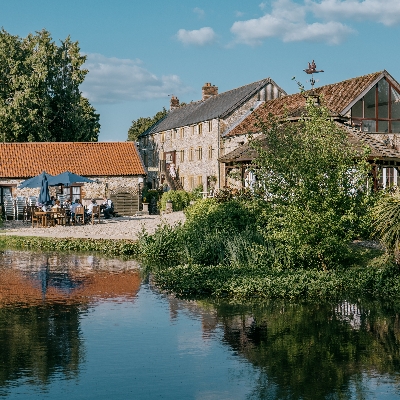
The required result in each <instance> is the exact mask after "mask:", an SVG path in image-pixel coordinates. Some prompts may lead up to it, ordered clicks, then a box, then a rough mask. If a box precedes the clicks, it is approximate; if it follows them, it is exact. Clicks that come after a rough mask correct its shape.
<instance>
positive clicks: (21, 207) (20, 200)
mask: <svg viewBox="0 0 400 400" xmlns="http://www.w3.org/2000/svg"><path fill="white" fill-rule="evenodd" d="M25 212H26V199H25V197H17V199H16V200H15V216H16V218H17V220H18V219H19V216H20V215H21V216H22V219H23V220H24V218H25Z"/></svg>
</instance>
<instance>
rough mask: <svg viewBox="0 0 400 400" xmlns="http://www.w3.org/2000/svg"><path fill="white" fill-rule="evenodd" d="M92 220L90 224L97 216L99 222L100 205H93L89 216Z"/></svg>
mask: <svg viewBox="0 0 400 400" xmlns="http://www.w3.org/2000/svg"><path fill="white" fill-rule="evenodd" d="M90 217H91V220H92V225H93V224H94V221H95V219H96V218H97V219H98V221H99V223H100V206H93V210H92V215H91V216H90Z"/></svg>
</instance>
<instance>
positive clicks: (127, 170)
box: [0, 142, 145, 178]
mask: <svg viewBox="0 0 400 400" xmlns="http://www.w3.org/2000/svg"><path fill="white" fill-rule="evenodd" d="M67 170H69V171H72V172H74V173H76V174H79V175H83V176H131V175H145V171H144V168H143V164H142V161H141V159H140V157H139V154H138V151H137V149H136V145H135V143H134V142H101V143H98V142H79V143H78V142H46V143H0V177H2V178H29V177H31V176H35V175H38V174H40V173H41V172H42V171H46V172H47V173H49V174H52V175H56V174H60V173H61V172H64V171H67Z"/></svg>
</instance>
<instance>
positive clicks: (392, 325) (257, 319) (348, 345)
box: [216, 302, 400, 399]
mask: <svg viewBox="0 0 400 400" xmlns="http://www.w3.org/2000/svg"><path fill="white" fill-rule="evenodd" d="M216 311H217V315H218V317H217V318H218V322H219V323H220V324H222V327H223V332H224V333H223V341H224V342H225V343H226V344H228V345H229V346H230V347H231V348H233V349H234V350H235V351H237V353H238V354H240V355H242V356H243V357H245V358H246V359H247V360H248V361H250V362H251V363H252V364H253V365H254V366H256V367H258V368H259V370H260V374H259V377H258V380H257V384H256V387H255V389H254V392H253V394H252V396H250V397H251V398H257V399H258V398H261V399H264V398H268V399H269V398H274V399H324V398H340V399H348V398H353V397H352V396H353V394H354V393H353V394H351V391H352V390H355V391H356V392H357V394H358V396H361V397H359V398H365V397H364V391H366V390H368V388H367V387H366V386H365V384H364V383H365V379H364V378H365V375H366V374H367V375H369V376H376V375H389V376H390V377H391V378H393V380H394V381H396V384H399V383H400V375H399V373H400V323H399V313H398V312H396V311H395V310H394V309H393V308H390V307H389V308H386V307H384V306H382V305H379V304H377V303H369V304H368V303H363V307H360V306H357V305H352V304H349V303H347V302H344V303H342V304H340V305H334V306H332V305H330V304H313V305H295V304H285V303H281V302H273V303H269V304H264V305H262V306H260V305H259V306H254V307H252V308H251V309H250V308H249V307H246V308H243V307H242V306H230V305H226V304H225V305H223V304H221V305H219V306H217V307H216ZM363 377H364V378H363ZM363 381H364V383H363ZM399 389H400V387H399Z"/></svg>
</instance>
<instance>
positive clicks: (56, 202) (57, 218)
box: [51, 200, 63, 223]
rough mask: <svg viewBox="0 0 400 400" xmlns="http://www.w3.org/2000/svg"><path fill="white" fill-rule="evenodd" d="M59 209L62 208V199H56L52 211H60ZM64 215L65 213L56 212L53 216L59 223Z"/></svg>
mask: <svg viewBox="0 0 400 400" xmlns="http://www.w3.org/2000/svg"><path fill="white" fill-rule="evenodd" d="M59 210H61V205H60V200H56V201H55V203H54V206H53V207H51V211H59ZM62 216H63V215H62V214H61V213H54V215H53V217H54V220H55V222H56V223H59V222H60V218H61V217H62Z"/></svg>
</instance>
